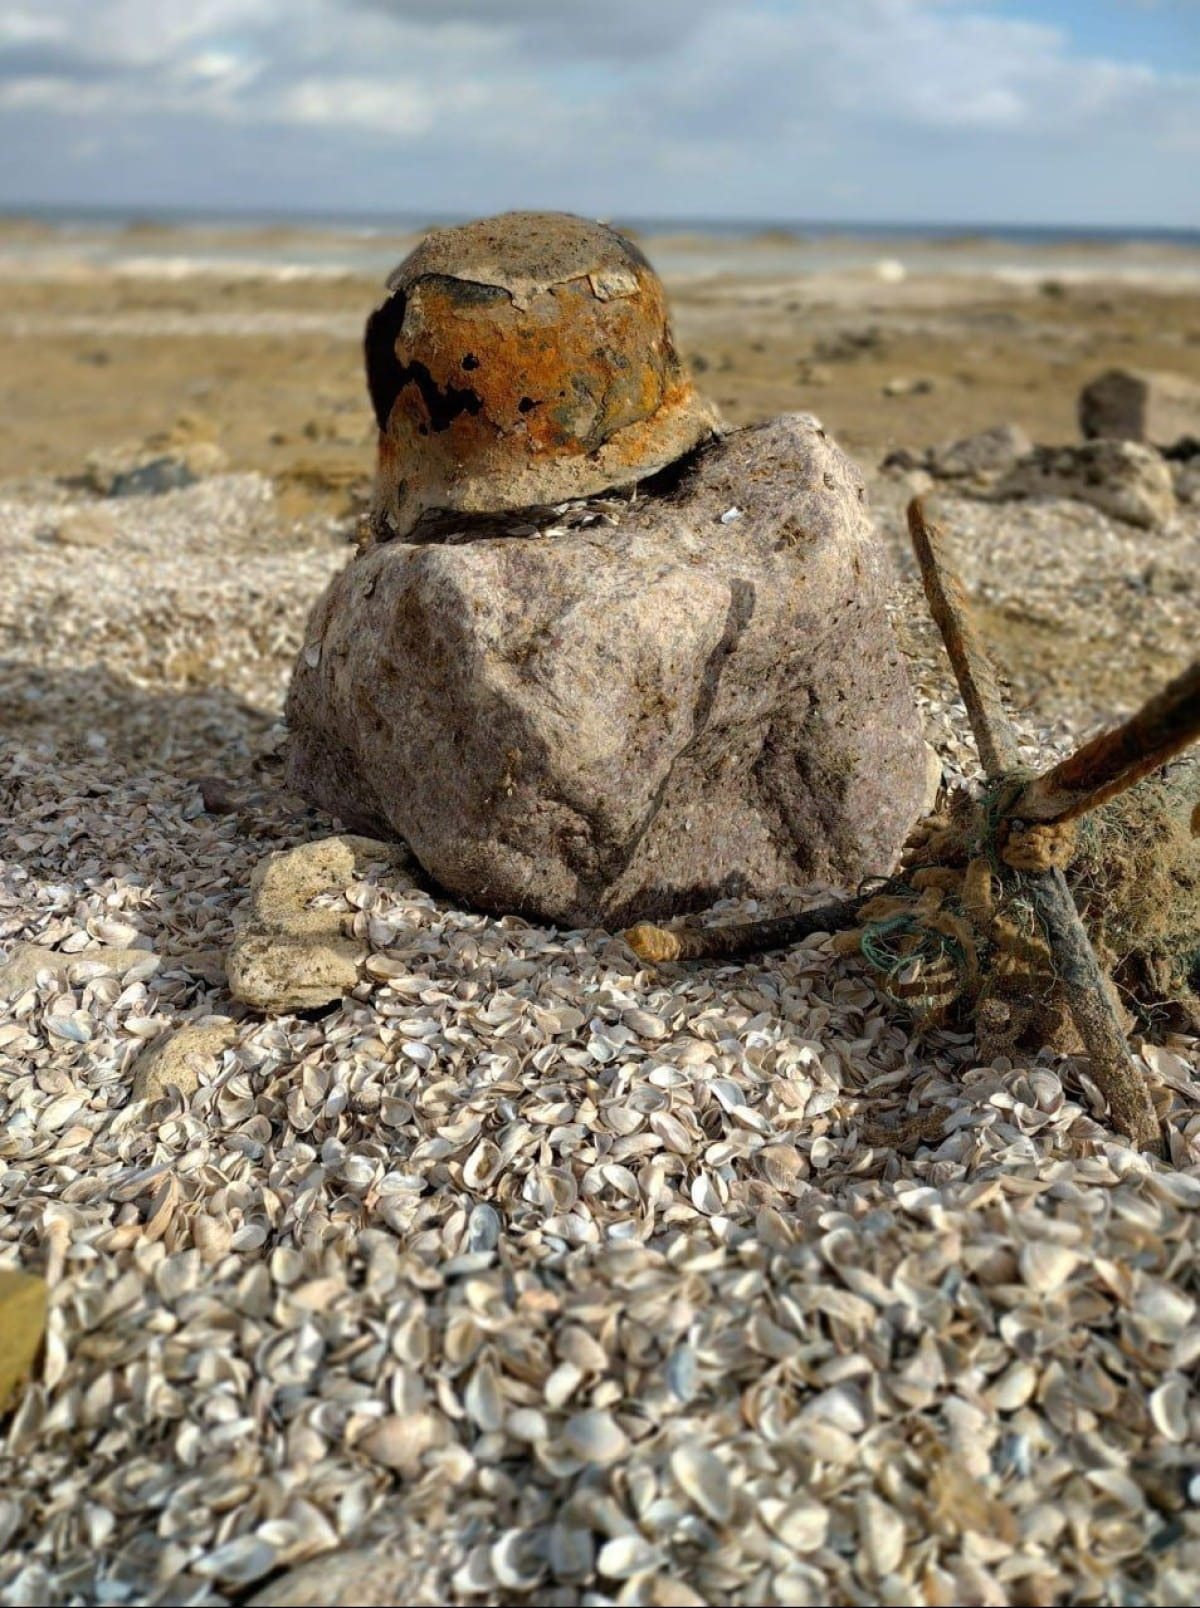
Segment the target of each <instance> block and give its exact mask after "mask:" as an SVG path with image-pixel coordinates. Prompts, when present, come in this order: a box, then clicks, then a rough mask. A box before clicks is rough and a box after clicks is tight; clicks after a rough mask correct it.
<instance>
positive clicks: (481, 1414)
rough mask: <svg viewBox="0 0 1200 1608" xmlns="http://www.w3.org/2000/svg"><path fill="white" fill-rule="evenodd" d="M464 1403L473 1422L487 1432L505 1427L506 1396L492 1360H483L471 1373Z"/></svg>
mask: <svg viewBox="0 0 1200 1608" xmlns="http://www.w3.org/2000/svg"><path fill="white" fill-rule="evenodd" d="M463 1405H464V1406H465V1407H466V1409H467V1414H468V1416H469V1417H470V1419H471V1420H472V1422H473V1423H475V1424H478V1426H479V1428H480V1429H482V1430H484V1431H485V1432H487V1433H490V1432H491V1431H493V1430H497V1429H500V1428H502V1427H503V1424H504V1397H503V1395H502V1394H501V1392H500V1383H499V1380H498V1379H497V1378H496V1370H495V1369H494V1368H493V1367H492V1365H491V1363H490V1362H481V1363H479V1364H478V1365H477V1367H476V1369H475V1371H474V1373H473V1374H472V1375H471V1382H470V1384H469V1385H468V1386H467V1390H466V1395H465V1396H464V1397H463Z"/></svg>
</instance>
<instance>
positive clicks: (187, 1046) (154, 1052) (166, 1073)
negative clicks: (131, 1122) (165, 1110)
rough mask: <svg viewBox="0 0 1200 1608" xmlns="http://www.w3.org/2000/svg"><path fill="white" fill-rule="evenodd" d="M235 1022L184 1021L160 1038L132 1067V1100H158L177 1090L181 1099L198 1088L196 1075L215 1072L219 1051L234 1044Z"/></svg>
mask: <svg viewBox="0 0 1200 1608" xmlns="http://www.w3.org/2000/svg"><path fill="white" fill-rule="evenodd" d="M237 1037H238V1028H237V1023H236V1022H231V1021H229V1020H228V1018H221V1019H220V1020H215V1021H209V1022H188V1023H186V1024H185V1025H184V1026H183V1027H181V1028H178V1029H177V1030H176V1031H175V1032H174V1033H164V1034H163V1035H162V1037H161V1038H157V1039H155V1040H154V1042H153V1043H152V1044H150V1045H149V1046H147V1048H146V1049H144V1050H143V1051H142V1053H141V1054H140V1055H139V1056H138V1058H137V1060H136V1061H135V1062H134V1067H133V1092H132V1096H131V1098H132V1099H134V1100H159V1099H161V1098H162V1096H163V1095H165V1094H166V1093H167V1090H168V1089H172V1088H174V1089H178V1090H179V1092H180V1094H181V1095H182V1096H183V1098H184V1099H185V1100H187V1099H190V1098H191V1096H192V1095H193V1094H195V1092H196V1090H197V1089H198V1088H199V1087H200V1074H201V1073H202V1072H205V1071H208V1070H215V1067H216V1062H217V1060H218V1058H219V1057H220V1054H221V1052H222V1050H224V1049H226V1048H227V1047H228V1046H229V1045H230V1044H235V1043H236V1042H237Z"/></svg>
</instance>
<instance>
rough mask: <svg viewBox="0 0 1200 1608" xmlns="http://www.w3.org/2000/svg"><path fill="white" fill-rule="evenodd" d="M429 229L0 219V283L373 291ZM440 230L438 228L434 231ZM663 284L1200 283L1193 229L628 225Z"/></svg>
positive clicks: (40, 213)
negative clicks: (273, 283) (840, 280)
mask: <svg viewBox="0 0 1200 1608" xmlns="http://www.w3.org/2000/svg"><path fill="white" fill-rule="evenodd" d="M434 221H435V220H431V219H430V218H429V217H427V216H421V217H420V218H416V217H413V218H412V219H411V220H399V219H398V220H397V221H396V222H395V224H394V225H392V224H390V223H389V222H388V220H382V219H380V220H375V221H374V222H372V223H371V224H370V225H369V226H368V225H365V224H364V223H363V222H362V221H361V220H358V221H356V222H354V221H351V220H350V219H347V218H338V217H336V216H333V215H330V216H327V217H324V218H314V219H304V218H300V217H298V216H296V217H286V216H283V215H263V216H258V217H255V216H251V215H249V214H246V215H241V216H238V217H235V218H229V217H226V216H222V215H217V214H213V215H212V216H211V217H206V216H203V215H200V214H195V213H189V214H186V215H185V214H180V215H179V216H178V217H170V216H167V215H166V214H160V215H157V216H150V215H148V214H141V215H134V214H130V213H124V212H119V211H116V210H112V209H104V208H93V209H85V208H78V209H61V210H58V209H50V208H42V209H38V210H37V211H34V210H29V211H26V212H24V213H19V214H18V213H9V214H4V213H0V278H2V279H5V280H8V281H11V280H12V279H14V278H25V279H34V280H37V279H43V280H47V281H54V280H61V279H64V278H74V277H77V276H78V275H80V274H83V275H85V276H86V275H89V274H96V273H99V274H110V275H116V276H118V277H122V278H134V279H165V280H181V279H188V278H193V277H197V278H214V277H224V278H228V279H263V280H294V279H326V278H333V277H344V276H347V275H349V276H354V277H361V278H365V279H369V280H372V281H378V280H380V279H382V278H384V277H385V276H386V275H387V273H388V272H389V271H390V269H391V268H392V267H393V266H394V265H395V264H396V263H397V262H398V261H399V260H400V259H401V258H402V257H403V256H405V255H406V254H407V252H408V251H409V250H411V248H412V246H413V245H414V244H415V243H416V241H417V239H418V238H419V237H420V236H421V235H422V234H423V233H424V232H425V231H426V230H427V229H428V228H429V227H430V226H431V224H432V223H433V222H434ZM436 221H437V222H439V223H440V222H444V221H445V220H436ZM624 227H625V228H627V229H628V230H629V232H630V234H631V235H632V236H634V237H635V238H636V239H637V240H638V241H639V242H640V243H641V244H642V245H643V246H644V247H645V249H646V251H647V254H648V255H649V257H650V259H651V261H652V262H653V263H654V265H655V267H656V268H657V269H658V270H659V272H660V273H661V274H662V275H663V277H664V278H665V279H666V280H667V281H668V282H674V283H675V284H680V283H683V282H689V283H697V282H708V281H720V280H723V279H725V278H727V277H729V276H735V277H737V278H739V279H745V280H752V281H755V282H756V283H760V284H761V283H763V282H767V281H779V282H792V283H794V282H796V281H801V280H803V281H812V280H813V279H814V278H819V277H821V276H824V275H830V274H834V275H839V276H847V275H851V276H854V277H856V278H861V279H862V280H864V281H865V282H869V281H875V280H878V281H881V282H887V283H892V284H895V283H899V282H900V281H902V280H904V279H909V278H915V279H929V278H931V277H934V278H938V279H943V278H944V279H948V280H955V281H960V280H963V279H967V278H975V279H989V280H1002V281H1006V282H1007V283H1008V284H1010V285H1013V286H1020V285H1021V284H1037V283H1038V282H1040V281H1043V280H1051V279H1054V280H1059V281H1061V282H1062V283H1064V284H1070V283H1085V282H1090V281H1096V280H1111V281H1113V282H1114V283H1138V284H1142V285H1145V286H1147V287H1148V288H1154V287H1158V288H1164V287H1178V286H1184V287H1190V286H1191V285H1193V284H1195V283H1197V282H1198V281H1200V230H1196V231H1187V230H1158V231H1138V232H1129V233H1126V232H1121V231H1102V230H1095V229H1086V230H1083V229H1081V230H1074V229H1069V228H1061V229H1050V228H1041V227H1020V228H1017V227H1013V228H1009V229H1004V228H997V229H993V230H979V229H971V228H966V227H963V226H950V225H944V226H941V225H939V226H930V227H925V226H923V225H915V224H913V225H905V226H899V225H887V224H878V225H866V224H862V225H856V224H845V223H837V224H806V225H802V224H796V225H781V224H771V223H765V222H761V221H759V220H715V221H713V222H699V223H695V222H693V223H689V222H685V221H680V220H676V219H650V220H647V219H643V220H640V221H638V220H634V221H633V222H631V223H625V224H624Z"/></svg>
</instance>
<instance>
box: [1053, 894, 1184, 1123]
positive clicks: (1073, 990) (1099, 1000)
mask: <svg viewBox="0 0 1200 1608" xmlns="http://www.w3.org/2000/svg"><path fill="white" fill-rule="evenodd" d="M1028 887H1029V890H1030V892H1031V893H1032V894H1033V901H1034V907H1035V909H1036V910H1037V914H1038V916H1039V917H1040V919H1041V921H1042V924H1043V926H1044V927H1045V930H1046V936H1047V938H1048V939H1049V942H1050V952H1051V954H1052V955H1053V956H1054V963H1055V967H1056V969H1057V978H1058V983H1059V985H1060V987H1061V988H1062V991H1063V994H1064V995H1065V996H1066V1001H1067V1005H1068V1006H1069V1008H1070V1011H1071V1015H1072V1016H1073V1017H1074V1019H1075V1025H1076V1027H1078V1029H1079V1036H1080V1038H1082V1040H1083V1042H1084V1046H1085V1048H1086V1049H1087V1052H1088V1055H1089V1057H1090V1059H1091V1063H1092V1076H1093V1077H1094V1078H1095V1080H1096V1082H1097V1084H1098V1085H1099V1087H1100V1089H1101V1091H1102V1093H1103V1094H1104V1095H1105V1097H1106V1098H1107V1100H1108V1105H1109V1110H1110V1111H1111V1112H1112V1119H1113V1122H1114V1124H1115V1125H1116V1127H1118V1128H1119V1129H1120V1130H1121V1132H1122V1133H1124V1134H1125V1135H1126V1136H1127V1137H1128V1138H1129V1139H1130V1140H1131V1141H1132V1142H1133V1143H1134V1144H1135V1145H1137V1146H1138V1148H1139V1149H1143V1150H1145V1149H1150V1148H1152V1147H1153V1146H1155V1145H1156V1144H1157V1143H1158V1140H1159V1122H1158V1118H1157V1116H1156V1115H1155V1112H1154V1106H1153V1105H1152V1103H1151V1100H1150V1093H1149V1090H1148V1089H1147V1087H1146V1079H1145V1076H1144V1075H1143V1073H1142V1072H1140V1071H1139V1070H1138V1067H1137V1065H1136V1063H1135V1062H1134V1059H1133V1057H1132V1056H1131V1055H1130V1053H1129V1045H1128V1043H1127V1042H1126V1039H1125V1034H1124V1033H1123V1032H1122V1030H1121V1024H1120V1022H1119V1021H1118V1020H1117V1013H1116V1009H1115V1007H1114V1004H1113V999H1112V995H1111V993H1110V991H1109V990H1110V988H1111V984H1110V983H1109V982H1108V980H1107V979H1106V978H1105V977H1104V975H1103V973H1102V972H1101V970H1100V965H1099V962H1098V961H1097V959H1096V956H1095V952H1094V951H1093V949H1092V946H1091V943H1090V941H1089V940H1088V935H1087V933H1086V931H1085V930H1084V926H1083V923H1082V921H1080V919H1079V912H1078V911H1077V910H1076V908H1075V901H1074V900H1073V899H1072V897H1071V893H1070V889H1069V888H1068V887H1067V883H1066V879H1065V877H1064V876H1063V874H1062V872H1061V871H1059V870H1057V869H1055V870H1053V871H1043V872H1041V873H1040V874H1039V875H1038V876H1034V877H1030V878H1029V882H1028Z"/></svg>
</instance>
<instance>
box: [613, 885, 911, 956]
mask: <svg viewBox="0 0 1200 1608" xmlns="http://www.w3.org/2000/svg"><path fill="white" fill-rule="evenodd" d="M880 891H886V889H884V890H880V889H878V888H876V889H874V890H873V891H872V892H871V893H863V894H859V895H858V896H857V897H856V898H854V899H839V900H837V901H835V902H834V903H833V904H827V905H817V906H816V907H815V908H813V909H812V910H801V911H798V912H797V913H796V914H795V915H794V916H778V917H776V918H774V919H773V920H770V921H747V922H742V923H741V924H739V925H738V926H733V927H682V928H677V929H674V930H672V929H671V928H670V927H656V926H654V925H653V923H651V922H649V921H641V922H639V923H638V925H637V926H636V927H630V928H629V930H628V932H625V933H623V934H622V937H623V938H624V939H625V942H626V943H627V944H628V945H629V947H630V948H631V949H632V950H633V952H634V954H635V955H637V957H638V958H639V960H648V961H666V960H717V959H722V958H729V959H733V958H735V957H737V956H738V955H758V954H762V953H763V951H764V950H767V949H782V948H783V947H784V946H785V945H786V944H793V943H796V942H797V941H798V940H799V939H801V938H811V937H812V935H813V933H815V932H843V931H844V930H845V929H846V928H847V927H853V926H855V925H856V924H857V921H858V912H859V911H860V910H861V909H862V907H863V905H865V904H866V903H867V902H868V900H870V899H875V898H877V897H878V895H879V893H880Z"/></svg>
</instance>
